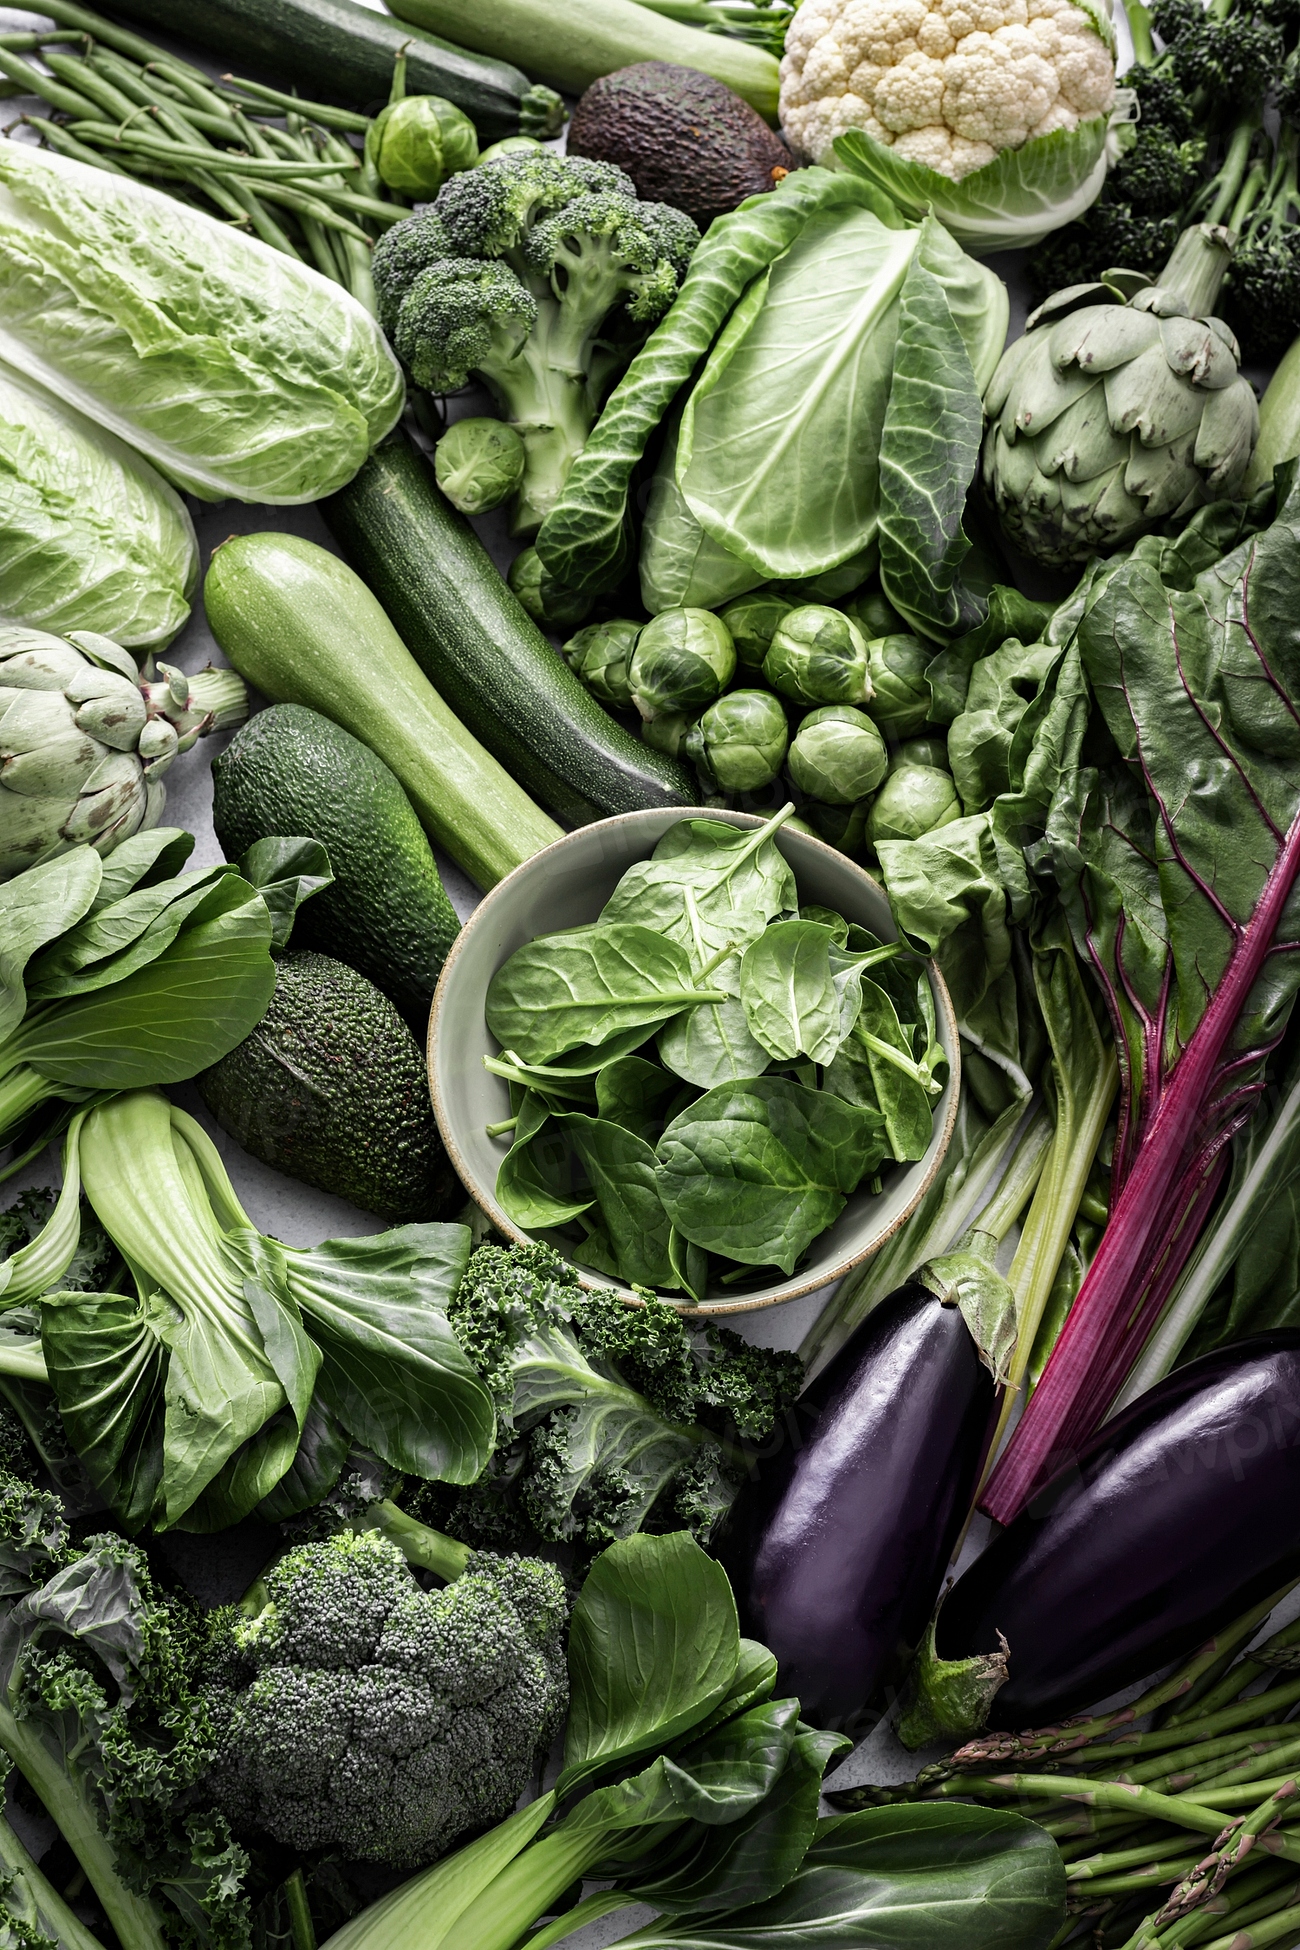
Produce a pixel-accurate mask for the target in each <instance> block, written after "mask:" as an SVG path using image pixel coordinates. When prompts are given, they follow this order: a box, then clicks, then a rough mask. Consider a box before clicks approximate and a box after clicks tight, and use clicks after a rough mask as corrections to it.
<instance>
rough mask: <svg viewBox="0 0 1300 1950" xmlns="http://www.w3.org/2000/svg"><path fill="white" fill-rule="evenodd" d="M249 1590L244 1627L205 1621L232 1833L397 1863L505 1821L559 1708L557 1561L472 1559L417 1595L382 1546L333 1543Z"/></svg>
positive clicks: (393, 1553) (218, 1777) (219, 1776)
mask: <svg viewBox="0 0 1300 1950" xmlns="http://www.w3.org/2000/svg"><path fill="white" fill-rule="evenodd" d="M261 1588H262V1592H263V1593H264V1596H265V1603H264V1606H263V1608H262V1609H261V1610H260V1611H259V1612H257V1613H256V1615H254V1616H252V1617H248V1616H245V1615H243V1614H242V1613H241V1612H239V1611H237V1610H230V1611H226V1612H224V1613H222V1614H219V1615H218V1616H217V1617H216V1619H215V1621H214V1625H213V1633H214V1645H215V1648H216V1653H217V1656H218V1658H219V1659H220V1660H221V1661H222V1662H223V1663H224V1669H225V1672H226V1674H227V1684H228V1688H229V1690H228V1692H227V1695H226V1702H225V1706H224V1717H223V1721H222V1724H221V1727H220V1731H219V1735H218V1747H217V1758H216V1761H215V1764H214V1766H213V1770H212V1773H211V1776H210V1779H209V1785H210V1787H211V1788H212V1790H213V1792H214V1793H215V1796H216V1799H217V1802H218V1804H219V1806H220V1807H221V1808H222V1809H223V1811H224V1812H225V1813H226V1815H227V1816H228V1817H229V1819H230V1821H231V1823H232V1825H233V1826H234V1828H235V1831H236V1833H237V1834H241V1835H255V1834H257V1833H263V1834H266V1835H269V1836H271V1837H272V1838H273V1839H274V1840H275V1841H277V1842H280V1843H282V1844H283V1845H284V1846H286V1847H288V1848H292V1849H295V1850H300V1851H304V1852H315V1851H320V1850H328V1849H332V1850H335V1851H338V1852H341V1853H343V1854H345V1855H346V1856H348V1857H349V1858H354V1859H360V1860H365V1861H375V1862H383V1863H386V1864H388V1865H389V1866H391V1867H394V1868H399V1869H410V1868H414V1867H417V1866H419V1865H420V1864H422V1863H425V1862H429V1861H432V1860H433V1859H434V1858H435V1857H437V1856H438V1855H440V1854H442V1853H443V1852H444V1851H445V1850H446V1849H447V1848H449V1847H450V1846H451V1845H452V1844H453V1843H454V1842H455V1841H456V1840H457V1839H458V1838H459V1837H460V1836H461V1835H464V1834H466V1833H467V1832H469V1831H471V1830H474V1829H478V1828H482V1827H485V1826H487V1825H488V1824H489V1823H492V1822H496V1821H500V1820H502V1819H503V1818H504V1816H506V1815H507V1814H508V1813H509V1812H510V1810H511V1808H513V1806H514V1804H515V1802H516V1801H517V1800H518V1798H519V1795H520V1794H521V1793H522V1792H523V1790H524V1789H525V1788H526V1787H527V1786H528V1784H529V1782H530V1780H531V1779H532V1778H533V1776H534V1774H535V1772H536V1769H537V1767H538V1765H539V1764H540V1761H541V1759H542V1757H543V1756H544V1755H545V1752H546V1750H547V1748H548V1746H549V1744H550V1741H551V1739H552V1737H553V1735H554V1733H555V1731H556V1728H557V1727H558V1725H559V1722H560V1720H561V1718H562V1716H563V1713H564V1709H565V1706H566V1703H567V1699H566V1676H565V1664H564V1656H563V1632H564V1625H565V1618H566V1603H565V1592H564V1584H563V1580H562V1578H561V1577H560V1574H559V1572H558V1571H557V1570H556V1569H555V1568H554V1567H553V1566H552V1565H548V1564H542V1563H540V1562H538V1561H537V1560H526V1559H519V1558H511V1557H506V1558H500V1557H493V1556H489V1555H487V1554H485V1553H478V1554H475V1555H472V1556H471V1557H470V1558H469V1561H468V1567H467V1569H466V1570H465V1572H464V1574H463V1575H462V1576H460V1577H458V1578H457V1579H456V1580H455V1581H454V1582H453V1583H451V1584H448V1585H447V1586H446V1587H445V1588H444V1589H442V1590H440V1591H424V1590H422V1589H421V1587H420V1586H419V1584H417V1582H416V1580H415V1578H414V1576H413V1574H412V1572H411V1570H410V1568H409V1566H408V1564H407V1562H406V1559H405V1558H404V1557H403V1556H402V1554H401V1552H400V1551H399V1550H398V1549H397V1547H396V1546H395V1545H394V1544H392V1543H390V1542H389V1541H388V1540H387V1539H386V1538H384V1537H381V1536H379V1535H378V1534H377V1533H375V1532H373V1531H367V1532H363V1533H361V1534H354V1533H352V1532H350V1531H344V1532H342V1533H340V1534H339V1535H337V1536H333V1537H330V1538H327V1539H326V1540H325V1541H323V1542H320V1543H313V1544H305V1545H301V1546H299V1547H298V1548H297V1549H294V1550H291V1551H289V1552H288V1554H287V1555H286V1556H285V1557H283V1558H282V1559H281V1560H280V1562H279V1563H278V1564H276V1565H274V1566H273V1567H272V1569H271V1570H269V1571H267V1572H266V1574H265V1576H264V1578H263V1580H262V1587H261Z"/></svg>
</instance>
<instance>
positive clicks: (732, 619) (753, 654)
mask: <svg viewBox="0 0 1300 1950" xmlns="http://www.w3.org/2000/svg"><path fill="white" fill-rule="evenodd" d="M794 608H795V604H794V603H791V602H787V601H786V599H785V597H784V596H774V595H773V594H772V591H771V590H770V589H755V590H753V591H752V592H751V594H750V595H748V596H736V597H733V599H732V600H731V602H729V603H726V604H724V605H723V607H722V609H720V610H719V611H718V614H719V615H720V616H721V618H722V620H723V622H724V623H725V624H726V626H727V628H728V629H729V630H730V631H731V640H732V642H733V643H734V644H735V646H736V659H737V661H738V662H739V663H741V664H743V665H744V666H745V667H746V669H748V670H761V669H762V667H763V659H764V657H765V656H766V655H767V653H768V650H769V649H770V648H771V644H772V633H773V631H774V630H775V629H776V626H777V624H778V623H780V622H781V621H782V620H783V618H785V617H787V616H788V615H789V614H790V611H791V610H792V609H794Z"/></svg>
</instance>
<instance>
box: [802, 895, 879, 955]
mask: <svg viewBox="0 0 1300 1950" xmlns="http://www.w3.org/2000/svg"><path fill="white" fill-rule="evenodd" d="M799 919H800V920H801V921H820V923H821V925H822V926H823V927H824V928H829V929H830V931H831V936H832V938H833V940H834V942H835V946H836V947H837V948H847V947H848V945H849V923H848V922H847V921H846V920H845V918H844V916H843V915H842V914H837V913H836V912H835V909H834V908H833V907H817V906H815V905H814V906H809V907H801V908H800V909H799ZM858 932H859V934H864V935H865V934H867V933H868V930H867V929H866V928H859V930H858ZM855 946H861V947H871V948H878V947H879V946H880V943H879V942H878V941H877V939H876V937H875V935H874V934H873V935H870V936H869V939H868V940H867V941H865V942H861V943H855Z"/></svg>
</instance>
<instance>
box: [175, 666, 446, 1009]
mask: <svg viewBox="0 0 1300 1950" xmlns="http://www.w3.org/2000/svg"><path fill="white" fill-rule="evenodd" d="M212 780H213V807H212V823H213V825H214V827H215V828H216V834H217V838H218V840H219V841H220V843H221V847H222V850H223V851H224V853H225V854H226V857H227V859H231V860H237V859H239V858H240V857H241V856H242V855H243V854H244V853H246V852H247V850H248V848H249V847H250V846H251V845H252V844H253V842H254V840H262V839H267V838H269V837H270V836H271V835H273V834H280V835H292V834H295V833H301V834H309V835H310V836H311V837H312V838H313V839H318V840H320V841H322V842H323V844H324V846H325V848H326V851H327V852H328V853H329V856H330V866H331V867H332V868H333V870H334V885H333V886H332V887H328V888H326V890H325V891H324V893H321V894H317V895H315V896H314V898H313V899H312V900H310V901H308V902H307V903H306V904H305V905H304V906H303V907H302V908H301V909H300V910H299V913H298V916H297V918H296V920H295V922H294V930H293V945H294V947H295V948H319V949H323V950H327V951H328V952H329V953H330V954H332V955H337V956H338V957H339V959H340V961H345V962H347V963H348V964H349V965H350V966H351V967H353V968H357V969H360V971H361V973H362V974H363V975H368V976H369V977H370V979H371V981H372V982H374V983H375V984H376V985H377V986H378V987H379V988H381V989H382V990H383V991H384V994H385V995H386V996H388V997H389V999H390V1000H391V1001H392V1002H394V1003H396V1005H397V1007H398V1008H399V1009H400V1010H401V1012H402V1014H403V1015H404V1016H405V1017H406V1019H407V1021H408V1022H409V1023H410V1025H411V1027H412V1029H413V1030H414V1031H415V1033H416V1035H417V1036H420V1037H422V1036H423V1035H424V1032H425V1027H426V1025H427V1023H428V1020H429V1004H430V1002H431V1001H432V1000H433V990H434V985H435V983H436V982H437V980H438V971H439V969H440V968H441V967H442V964H443V962H444V961H445V960H446V958H447V953H448V950H449V949H450V947H451V944H452V942H453V941H454V940H455V938H456V935H457V933H458V932H459V929H460V922H459V921H458V920H457V918H456V910H455V909H454V908H453V906H452V904H451V902H450V901H449V900H448V899H447V893H446V889H445V888H444V887H443V884H442V881H441V879H440V877H439V874H438V867H437V863H436V862H435V860H434V857H433V852H432V849H431V848H430V846H429V842H428V840H427V839H426V838H425V835H424V828H423V827H422V826H421V825H420V822H419V820H418V819H417V818H416V816H415V813H414V811H413V809H412V806H411V802H410V800H409V799H408V798H407V796H406V794H405V792H404V791H403V790H402V787H401V786H400V784H399V783H398V781H397V779H396V778H395V776H394V775H393V773H392V772H390V771H389V769H388V767H387V766H386V765H385V764H384V761H383V760H382V758H377V757H376V756H375V754H374V752H372V751H371V750H370V748H369V746H368V745H363V744H362V743H361V741H360V739H359V738H354V737H353V736H352V734H351V732H348V731H344V730H342V729H341V727H340V726H338V725H336V724H332V723H331V722H330V720H329V719H328V718H323V717H322V716H321V715H320V713H319V712H318V711H309V710H307V709H306V707H305V706H304V705H301V704H276V705H273V706H272V707H271V708H270V710H267V711H259V712H258V713H257V714H256V715H255V716H254V717H252V718H250V719H249V721H248V723H247V724H246V725H244V726H243V728H242V729H241V730H240V731H239V732H237V733H236V735H235V737H234V738H233V739H232V741H231V743H230V744H229V745H228V746H227V747H226V749H225V751H224V752H222V753H221V755H220V757H219V758H218V759H217V760H216V762H215V763H214V765H213V767H212Z"/></svg>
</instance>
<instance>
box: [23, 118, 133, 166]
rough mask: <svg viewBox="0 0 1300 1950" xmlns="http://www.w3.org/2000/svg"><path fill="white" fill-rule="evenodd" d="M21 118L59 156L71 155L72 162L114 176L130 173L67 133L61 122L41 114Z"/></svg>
mask: <svg viewBox="0 0 1300 1950" xmlns="http://www.w3.org/2000/svg"><path fill="white" fill-rule="evenodd" d="M22 119H23V121H24V122H25V123H26V125H27V127H28V128H29V129H35V130H36V131H37V132H38V133H39V135H40V137H41V139H42V141H43V142H46V143H48V145H49V147H50V148H51V149H57V150H58V152H59V154H60V155H61V156H71V157H72V160H73V161H74V162H79V163H89V164H90V165H91V167H92V168H94V169H107V170H108V171H109V172H110V174H112V175H114V176H129V175H130V173H131V172H130V171H129V170H127V169H123V168H122V165H121V164H120V163H115V162H113V161H111V160H110V158H109V157H108V156H104V155H101V154H100V152H99V150H98V149H90V148H87V146H86V144H85V143H84V142H78V141H77V138H76V136H75V135H69V134H68V131H67V130H66V129H65V128H64V126H63V124H62V123H61V122H47V121H46V119H45V117H44V116H43V115H24V116H23V118H22Z"/></svg>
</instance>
